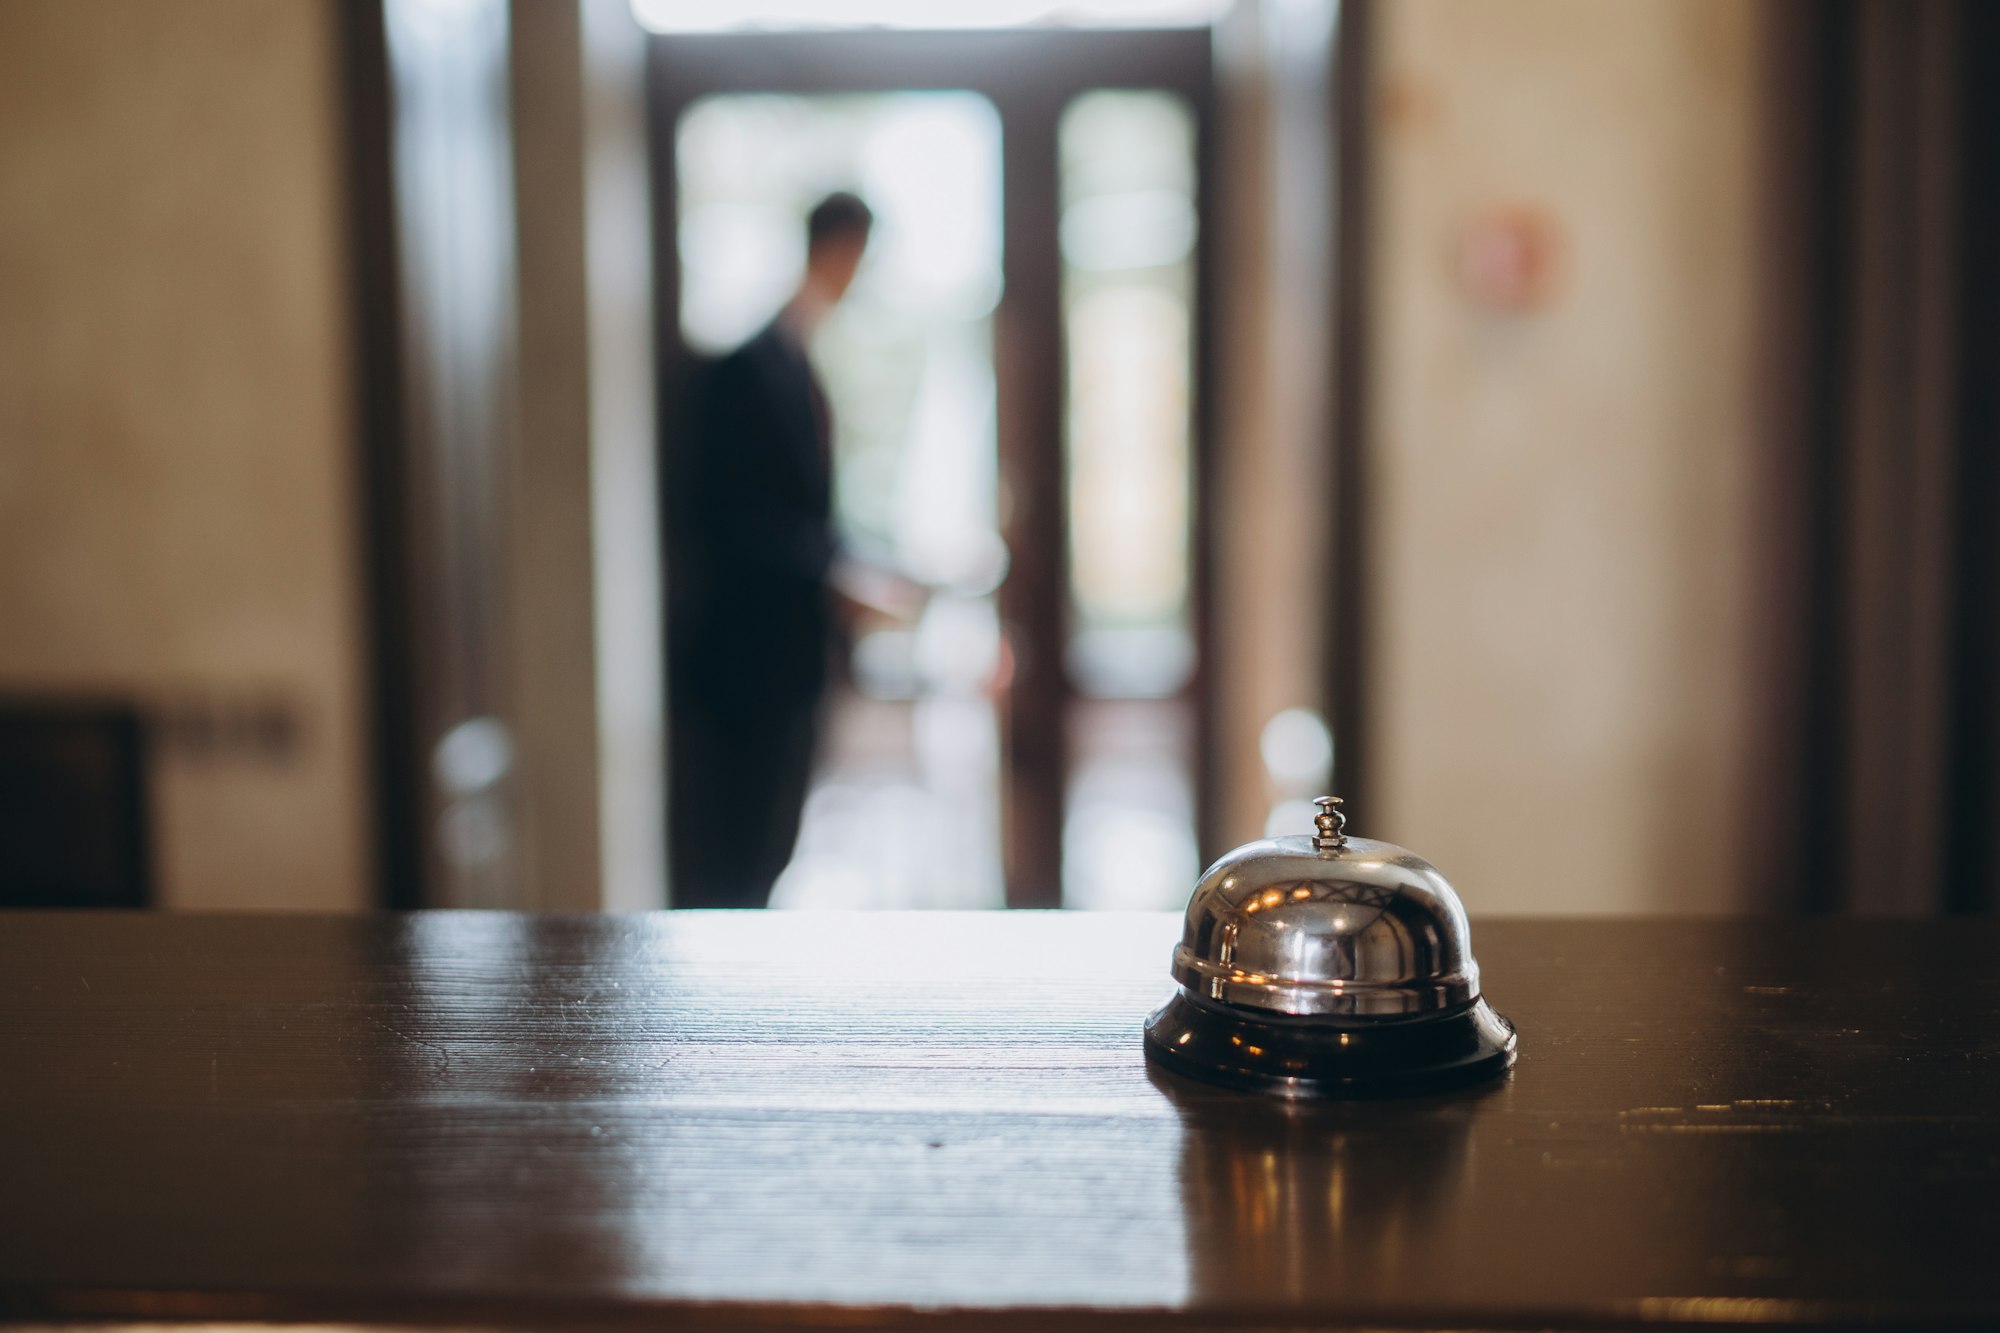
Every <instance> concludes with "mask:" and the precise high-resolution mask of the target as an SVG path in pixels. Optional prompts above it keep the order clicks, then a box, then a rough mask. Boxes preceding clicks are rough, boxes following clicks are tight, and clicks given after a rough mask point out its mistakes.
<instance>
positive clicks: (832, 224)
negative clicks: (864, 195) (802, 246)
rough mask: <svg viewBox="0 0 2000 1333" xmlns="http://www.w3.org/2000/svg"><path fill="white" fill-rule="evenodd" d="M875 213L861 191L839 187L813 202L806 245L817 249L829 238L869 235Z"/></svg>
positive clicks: (810, 249)
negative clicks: (865, 202)
mask: <svg viewBox="0 0 2000 1333" xmlns="http://www.w3.org/2000/svg"><path fill="white" fill-rule="evenodd" d="M874 225H875V214H874V212H873V211H872V210H870V209H869V207H868V205H866V204H864V203H862V202H861V196H860V195H858V194H849V193H848V192H847V191H845V190H838V191H836V192H834V193H833V194H830V195H828V196H827V197H826V198H824V199H822V200H820V201H819V202H818V203H816V204H814V205H813V210H812V212H810V213H808V214H806V249H807V250H808V251H812V250H817V249H819V248H820V247H821V246H822V245H825V244H827V243H828V242H829V241H844V240H861V241H865V240H867V239H868V231H869V228H871V227H873V226H874Z"/></svg>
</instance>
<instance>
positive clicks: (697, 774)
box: [668, 194, 874, 907]
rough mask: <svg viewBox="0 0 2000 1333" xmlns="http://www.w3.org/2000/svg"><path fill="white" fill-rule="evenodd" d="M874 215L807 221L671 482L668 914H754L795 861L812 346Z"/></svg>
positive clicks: (813, 639)
mask: <svg viewBox="0 0 2000 1333" xmlns="http://www.w3.org/2000/svg"><path fill="white" fill-rule="evenodd" d="M873 223H874V218H873V215H872V214H871V213H870V212H869V210H868V206H867V205H866V204H864V203H863V202H862V201H861V200H860V199H858V198H856V197H855V196H854V195H851V194H833V195H829V196H827V198H825V199H823V200H821V201H820V203H819V204H818V205H817V206H816V207H815V208H814V209H813V210H812V213H811V215H810V216H809V217H808V218H807V221H806V267H805V276H804V278H803V279H802V280H801V281H800V283H799V287H798V291H797V292H796V293H795V294H794V295H793V296H792V299H791V300H790V301H789V302H787V303H786V305H785V307H784V309H783V310H781V311H779V313H778V316H777V318H776V319H774V320H772V321H771V323H770V324H769V325H768V326H767V327H766V328H765V329H764V330H763V331H762V332H761V333H759V334H757V335H756V336H755V337H754V338H752V339H750V341H748V342H746V343H745V344H743V346H741V347H739V348H737V349H736V350H735V351H734V352H732V353H730V354H729V355H728V356H726V357H724V358H722V359H721V360H720V361H718V362H716V363H714V364H713V365H712V366H710V367H708V368H707V370H706V372H705V374H703V375H702V376H701V377H700V382H699V383H698V384H696V385H695V386H693V387H694V403H695V413H694V418H693V420H692V422H691V423H690V427H689V429H688V431H687V432H686V439H685V440H684V444H685V446H686V453H685V455H684V456H683V457H682V458H680V459H679V460H677V461H678V463H679V464H680V465H679V466H678V467H676V468H674V469H673V470H672V471H671V472H670V479H671V483H672V485H673V488H674V493H673V494H672V495H671V497H670V498H671V499H672V501H673V505H672V508H671V511H670V512H671V514H672V519H671V526H672V531H673V539H674V540H673V545H672V550H671V553H670V566H671V567H670V571H669V574H670V578H671V579H672V587H673V590H674V594H673V599H672V605H671V608H670V621H669V629H668V633H669V647H670V650H671V655H672V656H671V672H670V674H671V681H670V693H671V703H672V709H671V717H670V719H669V725H670V732H669V735H670V743H671V746H672V750H673V758H672V768H671V773H670V778H669V780H670V783H671V793H670V797H671V804H672V819H671V827H670V837H671V856H672V860H673V892H674V902H675V905H676V906H680V907H762V906H764V905H765V904H766V903H767V902H768V901H769V900H770V896H771V885H772V882H773V881H775V880H776V879H777V877H778V872H779V871H781V870H783V869H784V868H785V863H786V862H787V861H788V860H790V859H791V854H792V845H793V843H794V842H795V841H796V839H797V837H798V831H799V816H800V813H801V811H802V810H803V808H804V805H805V797H806V786H807V782H808V780H809V779H810V777H811V775H812V764H813V753H814V750H815V748H816V741H817V737H818V731H819V725H818V723H819V712H820V703H821V697H822V695H823V694H824V693H825V690H826V676H827V659H828V654H829V650H830V646H831V642H832V638H833V630H834V620H833V606H832V594H831V593H830V591H829V588H828V576H829V573H830V572H831V571H832V568H833V564H834V559H835V554H836V541H835V536H834V529H833V504H832V501H833V468H832V461H833V459H832V447H831V446H832V429H831V421H830V419H829V417H828V413H827V404H826V396H825V394H824V393H823V392H821V389H820V385H819V381H818V379H817V377H816V376H815V375H814V374H813V370H812V366H811V364H810V362H808V361H807V359H806V341H807V339H808V338H810V337H811V335H812V333H813V331H814V330H815V329H817V328H818V327H819V325H820V323H821V322H822V321H823V320H824V319H825V318H826V316H827V315H828V313H830V312H831V311H832V309H833V307H834V306H835V305H836V304H837V303H838V302H839V301H840V298H841V297H842V296H843V295H845V294H846V292H847V289H848V287H849V285H851V284H852V283H853V281H854V273H855V270H856V268H858V267H859V266H860V263H861V256H862V252H863V251H864V250H865V249H866V248H867V245H868V233H869V230H870V228H871V227H872V226H873Z"/></svg>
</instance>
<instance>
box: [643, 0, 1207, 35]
mask: <svg viewBox="0 0 2000 1333" xmlns="http://www.w3.org/2000/svg"><path fill="white" fill-rule="evenodd" d="M1233 3H1234V0H951V3H949V4H941V3H939V0H632V13H633V15H634V17H636V18H637V19H638V20H639V23H640V24H641V26H643V27H645V28H647V29H648V30H650V31H652V32H665V33H697V32H741V31H745V30H753V31H754V30H763V31H783V30H786V29H826V28H980V29H990V28H1026V27H1071V28H1140V27H1145V28H1191V27H1200V26H1202V25H1205V24H1209V23H1213V22H1215V21H1216V20H1217V19H1219V18H1220V17H1222V15H1223V14H1224V13H1225V12H1226V11H1227V10H1228V9H1229V7H1230V6H1231V4H1233Z"/></svg>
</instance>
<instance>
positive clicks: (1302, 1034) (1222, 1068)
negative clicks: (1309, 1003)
mask: <svg viewBox="0 0 2000 1333" xmlns="http://www.w3.org/2000/svg"><path fill="white" fill-rule="evenodd" d="M1516 1044H1517V1039H1516V1037H1515V1035H1514V1025H1513V1024H1512V1023H1509V1022H1508V1021H1507V1020H1506V1019H1505V1018H1503V1017H1501V1016H1500V1015H1499V1014H1497V1013H1495V1012H1493V1010H1492V1009H1491V1008H1490V1007H1489V1006H1488V1005H1487V1003H1486V1001H1485V1000H1483V999H1479V1000H1474V1001H1473V1002H1472V1003H1471V1004H1470V1005H1468V1006H1466V1007H1465V1008H1463V1009H1459V1010H1457V1011H1455V1012H1452V1013H1448V1014H1440V1015H1438V1016H1437V1017H1435V1018H1420V1019H1405V1020H1400V1021H1394V1022H1377V1023H1347V1024H1339V1025H1335V1024H1329V1023H1325V1022H1314V1021H1310V1020H1299V1019H1282V1018H1274V1019H1270V1020H1265V1019H1257V1018H1251V1017H1247V1016H1245V1015H1244V1014H1243V1012H1242V1011H1241V1010H1233V1009H1223V1008H1220V1007H1219V1006H1216V1005H1211V1004H1203V1003H1201V1002H1200V1001H1198V1000H1196V999H1195V998H1194V997H1192V996H1190V995H1189V994H1188V993H1187V992H1186V990H1185V989H1183V990H1181V991H1180V992H1178V993H1177V994H1176V995H1175V996H1174V997H1173V998H1172V999H1171V1000H1168V1001H1167V1003H1166V1004H1165V1005H1163V1006H1162V1007H1161V1008H1160V1009H1159V1010H1158V1011H1157V1012H1155V1013H1154V1014H1153V1016H1152V1017H1151V1018H1149V1019H1147V1020H1146V1058H1147V1059H1148V1060H1150V1061H1152V1062H1153V1063H1154V1064H1156V1065H1158V1066H1160V1067H1161V1068H1162V1069H1166V1070H1169V1071H1171V1072H1173V1073H1176V1074H1180V1075H1183V1076H1185V1077H1188V1078H1195V1079H1200V1080H1202V1081H1203V1082H1207V1083H1219V1084H1221V1085H1222V1086H1224V1087H1229V1088H1240V1089H1244V1090H1246V1091H1252V1092H1262V1093H1266V1094H1271V1095H1275V1096H1279V1097H1298V1098H1370V1097H1420V1096H1425V1095H1428V1094H1431V1093H1437V1092H1444V1091H1447V1090H1449V1089H1452V1088H1460V1087H1465V1086H1467V1085H1469V1084H1473V1083H1480V1082H1483V1081H1485V1080H1486V1079H1489V1078H1492V1077H1494V1076H1495V1075H1498V1074H1504V1073H1506V1072H1507V1070H1509V1069H1511V1068H1512V1067H1513V1065H1514V1051H1515V1046H1516Z"/></svg>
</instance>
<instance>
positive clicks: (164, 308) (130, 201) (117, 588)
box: [0, 0, 371, 908]
mask: <svg viewBox="0 0 2000 1333" xmlns="http://www.w3.org/2000/svg"><path fill="white" fill-rule="evenodd" d="M337 57H338V49H337V46H336V32H335V25H334V22H333V14H332V9H331V5H330V4H328V3H325V2H324V0H286V3H283V4H273V3H269V0H174V3H172V4H170V5H168V4H159V3H157V2H156V0H91V3H88V4H77V3H72V2H71V0H10V2H9V3H7V4H5V5H0V693H4V694H7V695H24V694H31V695H38V694H50V693H54V694H60V695H64V696H74V695H79V694H89V695H99V696H106V697H123V698H133V699H136V700H137V701H138V702H139V703H140V704H141V705H142V707H144V708H145V709H147V710H148V714H149V716H150V717H152V718H153V719H154V720H155V721H156V722H157V723H159V724H160V725H158V726H156V727H155V728H154V731H153V735H154V738H155V741H156V743H157V744H156V753H155V759H154V762H153V771H152V779H153V780H152V783H151V787H152V801H153V821H154V835H155V844H156V845H155V864H156V873H157V875H158V882H159V883H158V887H159V890H160V896H161V897H162V899H163V901H164V902H165V903H166V905H169V906H174V907H197V908H221V907H244V908H356V907H362V906H365V905H367V903H368V902H369V900H370V897H371V894H370V890H369V873H368V866H367V862H368V857H367V838H366V828H365V815H364V810H363V805H362V776H361V773H362V767H361V765H362V736H363V706H362V686H361V670H360V652H359V625H360V615H359V609H358V605H357V589H356V586H355V574H356V571H357V569H358V565H359V557H358V554H357V551H356V528H357V524H356V522H355V515H356V513H357V512H358V511H357V508H356V502H355V497H354V494H353V489H352V478H351V477H350V460H351V457H352V446H351V426H350V418H349V410H350V408H349V402H348V393H349V385H350V380H349V367H348V355H347V351H348V349H347V339H348V336H349V325H348V322H347V314H346V307H345V303H344V297H343V292H342V283H343V281H344V276H343V273H344V251H345V238H344V232H343V226H342V219H343V217H344V216H345V213H344V208H343V206H342V198H341V189H342V174H341V173H342V161H343V159H342V145H341V138H340V131H339V111H338V108H339V101H338V88H337V86H336V71H337V68H338V59H337Z"/></svg>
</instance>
